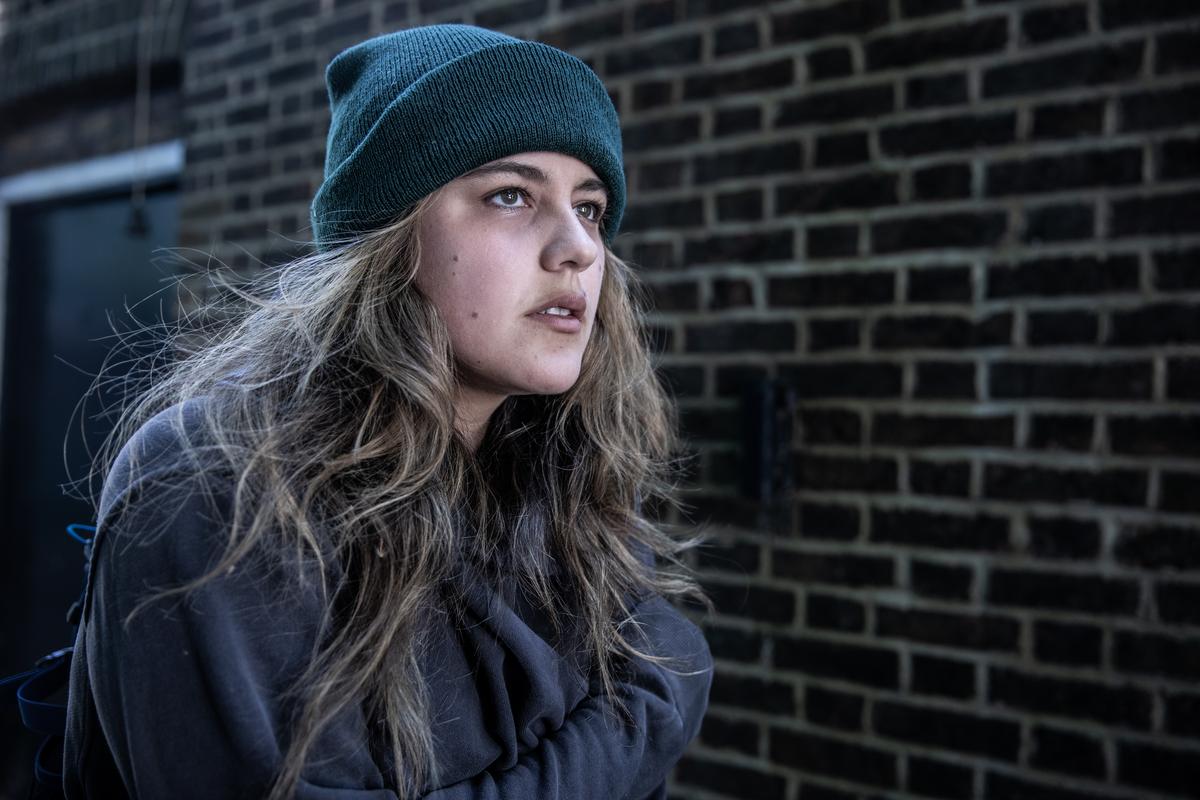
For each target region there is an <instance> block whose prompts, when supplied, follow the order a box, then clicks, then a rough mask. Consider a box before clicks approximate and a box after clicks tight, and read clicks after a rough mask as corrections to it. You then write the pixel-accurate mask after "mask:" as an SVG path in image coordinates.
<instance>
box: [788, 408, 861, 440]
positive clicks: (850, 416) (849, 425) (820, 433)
mask: <svg viewBox="0 0 1200 800" xmlns="http://www.w3.org/2000/svg"><path fill="white" fill-rule="evenodd" d="M799 422H800V440H801V441H802V442H803V443H804V444H806V445H813V444H859V443H861V442H862V438H863V435H862V417H861V415H860V414H859V413H858V412H857V411H852V410H846V409H841V408H802V409H800V413H799Z"/></svg>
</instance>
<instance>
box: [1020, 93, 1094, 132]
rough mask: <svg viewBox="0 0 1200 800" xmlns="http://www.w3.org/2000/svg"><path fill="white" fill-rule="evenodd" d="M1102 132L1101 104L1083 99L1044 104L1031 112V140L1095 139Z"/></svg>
mask: <svg viewBox="0 0 1200 800" xmlns="http://www.w3.org/2000/svg"><path fill="white" fill-rule="evenodd" d="M1103 131H1104V102H1103V101H1101V100H1083V101H1079V102H1068V103H1047V104H1046V105H1042V106H1037V107H1036V108H1034V109H1033V129H1032V130H1031V131H1030V135H1031V136H1032V137H1033V138H1034V139H1070V138H1075V137H1080V136H1099V135H1100V134H1101V133H1103Z"/></svg>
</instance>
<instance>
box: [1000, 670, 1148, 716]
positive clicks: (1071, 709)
mask: <svg viewBox="0 0 1200 800" xmlns="http://www.w3.org/2000/svg"><path fill="white" fill-rule="evenodd" d="M988 701H989V702H991V703H997V704H1000V705H1004V706H1008V707H1010V708H1017V709H1023V710H1026V711H1031V712H1035V713H1038V714H1049V715H1054V716H1065V717H1071V718H1076V719H1090V720H1095V721H1097V722H1103V723H1108V724H1111V725H1120V726H1126V727H1131V728H1136V729H1148V728H1149V727H1150V715H1151V705H1152V703H1151V698H1150V695H1149V694H1148V693H1147V692H1146V691H1145V690H1144V689H1140V688H1136V687H1134V686H1131V685H1128V684H1116V685H1114V684H1104V683H1097V682H1093V681H1087V680H1082V679H1078V678H1070V679H1067V678H1059V677H1051V676H1049V675H1036V674H1033V673H1028V672H1019V671H1017V670H1015V669H1008V668H1004V667H995V666H993V667H991V668H990V669H989V671H988Z"/></svg>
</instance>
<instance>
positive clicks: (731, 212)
mask: <svg viewBox="0 0 1200 800" xmlns="http://www.w3.org/2000/svg"><path fill="white" fill-rule="evenodd" d="M762 218H763V193H762V190H760V189H747V190H745V191H743V192H722V193H721V194H718V195H717V219H719V220H721V221H722V222H737V221H741V222H753V221H756V220H760V219H762Z"/></svg>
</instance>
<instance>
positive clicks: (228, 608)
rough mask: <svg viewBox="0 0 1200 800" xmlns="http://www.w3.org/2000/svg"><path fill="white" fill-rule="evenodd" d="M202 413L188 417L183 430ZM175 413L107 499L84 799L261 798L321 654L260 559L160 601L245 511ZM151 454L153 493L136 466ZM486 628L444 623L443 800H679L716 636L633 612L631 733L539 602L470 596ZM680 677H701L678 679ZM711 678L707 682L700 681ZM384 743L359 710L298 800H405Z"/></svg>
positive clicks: (317, 605)
mask: <svg viewBox="0 0 1200 800" xmlns="http://www.w3.org/2000/svg"><path fill="white" fill-rule="evenodd" d="M196 411H197V409H196V408H188V407H184V408H183V419H184V424H185V426H190V424H191V423H189V422H188V419H189V417H190V415H191V414H193V413H196ZM179 412H180V409H171V410H168V411H166V412H163V414H160V415H159V416H158V417H156V418H154V419H153V420H151V421H150V422H149V423H147V424H146V425H145V426H144V427H143V428H142V429H141V430H140V431H139V432H138V433H137V434H136V435H135V436H134V437H133V439H132V440H131V441H130V442H129V444H128V445H126V447H125V449H124V450H123V451H122V454H121V455H120V457H119V458H118V460H117V463H116V464H115V466H114V468H113V470H112V472H111V474H110V475H109V478H108V480H107V482H106V484H105V487H104V493H103V497H102V501H101V507H100V512H99V523H98V526H97V527H98V530H97V534H96V540H95V549H94V552H93V566H92V574H91V579H90V582H89V586H88V592H87V597H86V601H85V606H84V615H83V621H82V624H81V625H80V628H79V634H78V638H77V640H76V644H75V657H74V661H73V664H72V671H71V685H70V701H69V709H68V723H67V735H66V745H65V756H64V758H65V764H64V776H65V787H64V788H65V791H66V796H67V797H68V798H70V799H71V800H78V799H79V798H85V797H86V798H103V799H104V800H110V799H111V800H119V799H120V798H125V797H136V798H146V799H147V800H157V799H158V798H163V799H164V800H165V799H166V798H171V799H173V800H181V799H183V798H191V797H196V798H206V799H212V798H261V797H263V796H265V794H266V792H267V789H268V787H269V786H270V784H271V780H272V778H273V776H274V774H275V772H276V770H277V769H278V767H279V765H280V763H281V760H282V753H283V750H284V749H285V748H286V744H287V741H288V730H287V729H288V726H289V724H290V722H289V720H290V719H291V718H292V714H293V713H294V712H295V705H294V703H293V702H290V701H289V700H288V699H287V698H286V694H285V693H286V690H287V689H288V688H289V687H290V686H291V684H292V682H293V681H294V680H295V678H296V677H297V675H299V674H300V671H301V670H302V669H303V668H304V666H305V664H306V663H307V662H308V660H309V658H310V657H311V654H312V652H313V647H314V645H315V644H316V643H317V637H318V636H319V633H318V631H317V622H318V620H319V619H320V618H321V611H322V602H321V599H320V596H319V592H318V590H317V587H316V584H315V583H311V582H310V583H308V584H307V588H305V587H304V586H302V585H300V583H299V582H298V581H297V580H296V578H295V576H294V574H291V573H287V571H285V570H280V569H277V568H276V569H271V568H268V567H267V564H268V561H267V560H266V559H261V558H257V557H253V556H251V557H248V558H247V559H245V560H244V561H243V562H241V563H240V564H239V565H238V567H237V568H236V569H235V570H234V571H233V573H231V574H228V575H223V576H221V577H220V578H218V579H216V580H213V581H211V582H209V583H207V584H205V585H204V586H202V587H201V588H200V589H198V590H196V591H194V592H192V593H191V594H188V595H186V596H184V597H176V598H173V599H171V600H165V601H161V602H156V603H155V604H153V605H151V606H149V607H147V608H145V609H143V610H142V611H141V612H140V613H139V614H138V615H136V616H135V617H134V618H133V621H132V622H131V623H130V624H129V625H128V626H127V627H126V626H124V625H123V620H124V618H125V617H126V615H127V614H128V613H129V612H130V611H131V610H132V609H133V607H134V605H135V604H136V602H137V601H138V600H139V599H141V598H142V597H144V596H145V595H146V593H147V592H148V591H150V590H151V589H152V588H155V587H164V586H169V585H174V584H177V583H179V582H181V581H183V580H186V579H188V578H192V577H196V576H198V575H200V574H201V573H202V572H203V571H205V570H206V569H207V567H208V566H209V565H210V564H212V563H214V559H215V558H216V557H217V556H219V554H220V552H221V550H222V548H223V547H224V545H225V536H224V532H223V531H224V528H223V526H224V525H226V524H227V523H226V522H224V520H227V519H228V518H229V511H230V498H229V496H228V493H221V492H217V493H216V494H215V495H211V489H213V488H217V487H220V486H222V485H225V486H226V487H229V486H231V483H230V482H228V481H227V482H226V483H225V484H221V483H220V482H219V481H218V482H211V483H210V484H208V488H209V489H210V492H209V493H206V492H201V491H199V489H200V482H199V478H198V475H197V473H196V470H195V468H194V467H193V468H187V467H183V466H181V464H180V462H179V460H178V458H177V456H178V453H179V452H180V443H179V440H178V434H177V433H176V429H175V428H174V427H173V426H172V424H171V422H170V416H171V415H176V416H177V415H178V414H179ZM134 455H136V457H137V459H138V467H139V468H138V470H137V471H136V476H137V477H136V480H132V479H131V475H132V474H133V473H132V472H131V468H130V466H131V457H132V456H134ZM456 589H457V591H460V592H461V593H462V594H463V596H464V597H465V600H466V603H465V608H466V614H467V619H468V624H466V625H461V624H454V623H452V622H451V615H450V614H449V613H448V611H447V610H446V609H442V608H435V609H431V611H430V618H429V631H430V637H431V638H430V642H431V646H430V647H429V648H427V650H426V651H424V652H423V653H422V656H421V658H422V664H421V665H422V668H423V672H424V674H425V676H426V679H427V681H428V688H429V696H430V698H431V700H432V702H431V708H432V718H433V735H434V741H435V752H436V754H437V760H438V765H439V770H440V779H439V781H438V784H437V787H436V788H435V787H432V786H431V787H427V789H428V792H427V794H426V795H425V796H426V797H428V798H430V800H483V799H484V798H530V799H531V800H557V799H561V800H587V799H588V798H596V800H601V799H603V800H614V799H615V798H630V799H631V800H643V799H644V798H664V797H665V796H666V790H665V779H666V776H667V774H668V772H669V771H670V770H671V768H672V767H673V765H674V764H675V762H676V761H677V760H678V759H679V757H680V755H681V754H682V753H683V750H684V747H685V746H686V745H687V743H688V742H689V741H690V740H691V739H692V738H693V737H694V736H695V735H696V733H697V732H698V731H699V727H700V721H701V718H702V716H703V714H704V711H705V708H706V706H707V701H708V691H709V687H710V684H711V681H712V659H711V655H710V653H709V649H708V646H707V644H706V642H705V640H704V637H703V635H702V634H701V632H700V631H699V629H698V628H697V627H696V626H695V625H693V624H692V623H691V622H690V621H688V620H687V619H686V618H685V617H684V616H683V615H681V614H680V613H679V612H678V611H677V610H676V609H675V608H673V607H672V606H671V605H670V604H668V603H667V602H666V601H664V600H663V599H662V598H660V597H658V596H651V597H648V598H645V599H642V600H641V601H640V602H639V603H638V604H637V605H636V606H635V607H634V609H633V611H634V613H633V616H634V619H635V620H636V621H637V623H638V624H639V626H640V628H641V631H642V633H641V634H640V636H641V637H644V638H641V639H638V640H635V641H636V642H637V643H638V644H640V645H642V646H643V647H644V648H649V649H650V650H651V651H652V652H655V653H657V654H659V655H669V656H674V657H676V659H675V660H674V661H673V663H672V666H673V668H674V670H676V671H672V670H669V669H667V668H665V667H662V666H658V665H653V664H650V663H648V662H645V661H644V660H641V659H638V660H636V661H635V662H632V663H629V664H628V665H626V667H625V668H624V669H623V670H622V673H621V676H622V681H621V683H620V691H621V694H622V696H623V697H624V699H625V700H626V702H627V705H628V708H629V709H630V711H631V712H632V714H633V717H634V719H635V724H633V725H629V724H627V723H623V722H621V721H619V720H618V719H617V718H616V717H614V716H613V715H612V713H611V712H609V713H605V711H604V709H603V705H602V703H601V702H600V700H599V699H598V698H597V697H596V696H595V694H594V693H593V690H592V689H590V688H589V681H588V678H587V676H586V675H585V674H584V673H583V672H582V671H581V670H580V668H579V666H578V664H577V662H576V661H575V660H574V659H573V658H570V657H567V656H565V655H564V654H562V653H561V652H559V650H557V649H556V647H555V646H553V645H552V644H551V643H550V642H548V641H547V640H546V639H545V638H543V636H542V635H540V634H539V633H538V631H539V630H544V629H545V626H544V624H542V623H544V620H541V619H539V614H538V612H537V611H536V610H534V607H533V605H532V604H530V603H528V602H527V601H525V599H524V598H523V596H522V593H521V592H519V591H514V590H513V589H512V587H506V586H490V585H488V584H486V583H484V582H481V581H478V580H472V579H466V578H463V579H461V581H460V583H459V585H458V586H457V587H456ZM680 672H682V673H685V674H679V673H680ZM686 673H693V674H686ZM381 734H382V729H380V728H379V727H378V725H373V724H370V723H369V722H368V720H367V718H366V715H365V713H364V711H363V709H362V708H361V707H357V706H356V707H354V708H351V709H349V710H347V711H345V712H344V713H342V714H341V715H340V716H339V717H337V718H336V719H335V720H334V722H333V724H331V725H330V726H329V727H328V728H327V729H326V730H324V732H323V733H322V735H321V736H320V738H319V739H318V740H317V743H316V745H315V746H314V748H313V750H312V751H311V752H310V754H309V757H308V760H307V762H306V767H305V769H304V771H303V774H302V780H301V781H300V784H299V788H298V790H297V793H296V797H298V798H303V799H304V800H318V799H319V800H335V798H336V799H338V800H343V799H344V800H350V798H356V799H362V800H365V799H366V798H377V799H378V800H385V799H392V800H394V798H395V797H396V795H395V793H394V792H393V791H392V789H391V788H389V786H392V785H394V775H395V773H394V765H393V764H392V763H391V757H390V752H388V751H387V748H386V747H383V746H382V742H383V737H382V735H381Z"/></svg>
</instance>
